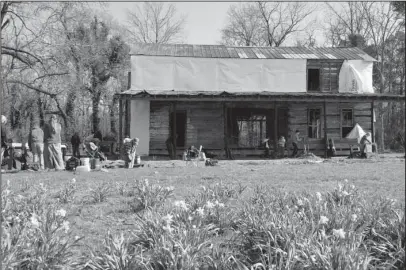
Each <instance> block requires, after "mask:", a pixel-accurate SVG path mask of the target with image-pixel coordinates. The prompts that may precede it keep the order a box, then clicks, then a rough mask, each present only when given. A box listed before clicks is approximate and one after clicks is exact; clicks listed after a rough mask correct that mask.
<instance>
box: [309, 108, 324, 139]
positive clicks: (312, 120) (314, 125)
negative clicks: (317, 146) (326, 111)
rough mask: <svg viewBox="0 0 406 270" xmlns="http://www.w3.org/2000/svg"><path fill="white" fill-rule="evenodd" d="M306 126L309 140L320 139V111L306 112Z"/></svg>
mask: <svg viewBox="0 0 406 270" xmlns="http://www.w3.org/2000/svg"><path fill="white" fill-rule="evenodd" d="M307 126H308V136H309V138H313V139H320V138H321V109H309V110H308V115H307Z"/></svg>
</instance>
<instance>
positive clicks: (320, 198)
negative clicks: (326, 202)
mask: <svg viewBox="0 0 406 270" xmlns="http://www.w3.org/2000/svg"><path fill="white" fill-rule="evenodd" d="M316 198H317V200H319V201H321V200H322V197H321V193H320V192H316Z"/></svg>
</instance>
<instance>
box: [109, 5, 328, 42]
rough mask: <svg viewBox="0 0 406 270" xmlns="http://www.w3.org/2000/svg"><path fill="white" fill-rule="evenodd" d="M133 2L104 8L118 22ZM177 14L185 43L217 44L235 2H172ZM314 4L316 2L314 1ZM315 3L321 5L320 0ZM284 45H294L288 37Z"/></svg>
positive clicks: (122, 19)
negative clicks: (181, 20)
mask: <svg viewBox="0 0 406 270" xmlns="http://www.w3.org/2000/svg"><path fill="white" fill-rule="evenodd" d="M134 4H142V3H134V2H109V4H108V5H107V6H106V10H107V11H108V12H109V13H110V14H111V15H112V17H113V18H114V19H115V20H117V21H118V22H120V23H124V22H125V21H126V19H127V16H126V11H127V10H129V9H131V8H132V7H133V6H134ZM173 4H174V5H175V6H176V8H177V11H178V13H179V14H184V15H187V21H186V24H185V35H184V36H185V43H187V44H208V45H210V44H218V43H219V41H220V40H221V32H220V30H221V28H223V27H224V25H225V24H226V22H227V10H228V8H229V7H230V6H231V5H232V4H236V2H174V3H173ZM315 4H316V3H315ZM317 5H320V6H322V5H323V3H322V2H318V3H317ZM322 16H323V12H317V13H316V14H314V17H318V19H319V20H322V19H323V18H322ZM314 17H312V18H314ZM323 41H324V38H323V36H322V34H321V33H319V35H318V45H322V43H323ZM284 45H285V46H294V45H295V43H294V40H293V39H290V40H287V42H286V43H285V44H284Z"/></svg>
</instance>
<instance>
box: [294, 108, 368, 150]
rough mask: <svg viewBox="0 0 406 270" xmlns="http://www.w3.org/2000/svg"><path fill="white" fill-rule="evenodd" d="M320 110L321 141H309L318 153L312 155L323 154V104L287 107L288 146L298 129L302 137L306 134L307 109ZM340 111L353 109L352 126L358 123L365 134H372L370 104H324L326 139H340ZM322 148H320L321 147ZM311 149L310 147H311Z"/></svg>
mask: <svg viewBox="0 0 406 270" xmlns="http://www.w3.org/2000/svg"><path fill="white" fill-rule="evenodd" d="M310 108H320V109H321V116H320V117H321V119H320V120H321V123H320V124H321V139H319V140H316V139H309V142H310V143H311V144H314V146H313V147H314V148H315V149H316V150H320V151H312V152H313V153H314V154H317V155H323V154H324V152H323V151H322V149H324V140H323V138H324V109H323V103H291V104H290V105H289V118H288V121H289V140H288V146H289V147H290V145H291V136H292V135H293V134H294V132H295V130H296V129H298V130H299V131H300V133H301V135H302V136H303V135H304V136H307V135H308V134H307V133H308V124H307V117H308V109H310ZM341 109H353V119H354V125H355V124H356V123H358V124H359V125H360V126H361V127H362V129H363V130H364V131H365V132H372V130H371V129H372V123H371V122H372V117H373V116H372V115H371V103H327V104H326V119H327V122H326V130H327V137H328V138H334V139H340V138H341ZM321 146H322V147H321ZM311 147H312V146H311Z"/></svg>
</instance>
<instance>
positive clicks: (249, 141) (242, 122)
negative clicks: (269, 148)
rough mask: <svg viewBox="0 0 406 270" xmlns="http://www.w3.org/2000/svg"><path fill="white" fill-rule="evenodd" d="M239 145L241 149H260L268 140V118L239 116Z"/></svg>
mask: <svg viewBox="0 0 406 270" xmlns="http://www.w3.org/2000/svg"><path fill="white" fill-rule="evenodd" d="M237 124H238V130H239V133H238V145H239V146H241V147H258V146H260V145H261V144H262V141H263V140H264V139H265V138H266V116H265V115H252V116H249V117H247V116H238V117H237Z"/></svg>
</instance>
